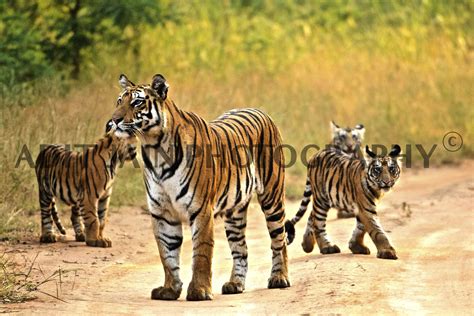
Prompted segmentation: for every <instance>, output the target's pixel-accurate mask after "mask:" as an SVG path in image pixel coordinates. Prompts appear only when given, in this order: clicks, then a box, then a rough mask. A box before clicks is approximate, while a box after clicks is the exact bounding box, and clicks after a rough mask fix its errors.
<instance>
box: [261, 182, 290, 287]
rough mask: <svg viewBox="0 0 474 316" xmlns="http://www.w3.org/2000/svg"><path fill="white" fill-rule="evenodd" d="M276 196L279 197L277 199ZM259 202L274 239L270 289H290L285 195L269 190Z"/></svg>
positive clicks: (269, 280)
mask: <svg viewBox="0 0 474 316" xmlns="http://www.w3.org/2000/svg"><path fill="white" fill-rule="evenodd" d="M283 190H284V189H283ZM275 195H277V197H278V195H279V197H278V198H276V197H275ZM258 201H259V203H260V205H261V207H262V211H263V213H264V214H265V219H266V222H267V229H268V232H269V233H270V238H271V239H272V245H271V248H272V272H271V275H270V278H269V279H268V288H269V289H273V288H285V287H289V286H290V281H289V278H288V255H287V250H286V233H285V206H284V205H285V202H284V193H283V192H280V193H279V194H278V192H275V191H274V190H271V189H270V188H268V190H266V191H265V193H264V194H261V195H258Z"/></svg>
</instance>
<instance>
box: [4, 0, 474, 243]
mask: <svg viewBox="0 0 474 316" xmlns="http://www.w3.org/2000/svg"><path fill="white" fill-rule="evenodd" d="M473 9H474V2H473V1H472V0H453V1H443V0H437V1H434V0H399V1H388V0H383V1H382V0H379V1H368V0H360V1H355V0H354V1H349V0H320V1H304V0H294V1H290V0H275V1H269V0H236V1H230V0H227V1H211V0H135V1H127V0H115V1H114V0H101V1H95V0H17V1H15V0H0V97H1V99H0V111H1V112H0V113H1V116H0V126H1V130H2V133H1V135H0V137H1V144H2V145H1V146H2V150H1V156H0V163H1V165H0V172H1V174H0V175H1V177H2V183H1V190H0V192H1V193H0V203H1V204H0V222H2V223H3V225H0V237H1V236H11V234H12V232H17V233H18V231H19V227H21V229H23V230H25V231H28V230H30V231H37V229H38V228H39V210H38V202H37V189H36V179H35V175H34V170H33V169H32V168H30V167H29V166H28V164H27V163H25V162H24V161H23V162H22V163H21V164H20V166H19V168H15V162H16V160H17V159H18V156H19V153H20V149H21V148H22V146H23V144H26V145H27V146H28V147H29V148H30V150H31V152H32V156H33V159H34V158H35V157H36V155H37V154H38V152H39V144H44V143H69V144H77V143H91V142H94V141H95V140H96V139H98V138H99V137H100V136H101V135H102V133H103V130H104V124H105V122H106V121H107V119H108V118H109V117H110V115H111V113H112V111H113V109H114V104H115V100H116V98H117V95H118V93H119V91H120V89H119V87H118V84H117V78H118V75H119V74H120V73H126V74H127V75H128V76H129V78H130V79H131V80H132V81H135V82H142V83H146V82H149V81H150V80H151V77H152V76H153V75H154V74H155V73H162V74H164V75H165V77H166V78H167V79H168V81H169V83H170V85H171V89H170V97H171V98H173V99H174V100H175V102H176V103H177V104H178V105H179V106H181V107H182V108H183V109H186V110H191V111H195V112H197V113H199V114H201V115H202V116H204V117H205V118H206V119H212V118H214V117H216V116H217V115H219V114H220V113H222V112H223V111H225V110H228V109H231V108H236V107H248V106H251V107H258V108H261V109H263V110H265V111H266V112H268V113H269V114H270V115H271V116H272V117H273V118H274V119H275V121H276V123H277V124H278V126H279V127H280V129H281V131H282V134H283V137H284V141H285V143H287V144H291V145H293V146H294V147H295V148H296V150H297V152H298V153H299V152H300V151H301V149H302V148H303V147H304V146H305V145H306V144H310V143H315V144H318V145H323V144H325V143H327V142H328V141H329V138H330V135H329V121H330V120H335V121H336V122H337V123H338V124H340V125H344V126H354V125H355V124H357V123H363V124H364V125H365V126H366V130H367V132H366V142H367V143H369V144H370V143H383V144H388V145H389V144H393V143H399V144H402V148H404V145H405V144H423V145H426V146H427V148H428V149H429V148H431V146H432V145H433V144H437V145H438V147H437V149H436V150H435V152H434V154H433V157H432V160H431V163H432V165H433V164H440V163H443V162H453V161H456V160H459V159H462V158H466V157H467V158H469V157H472V156H473V153H474V151H473V147H472V142H471V141H470V140H471V139H472V137H473V125H474V124H473V122H474V110H473V106H472V105H473V103H474V102H473V101H474V98H473V91H474V89H473V87H474V86H473V84H474V67H472V63H473V57H474V38H473V31H474V19H473ZM451 130H455V131H457V132H459V133H460V134H461V135H463V137H464V146H463V148H462V150H461V151H460V152H457V153H455V154H453V153H449V152H446V151H445V150H443V148H442V146H441V140H442V137H443V135H444V134H445V133H446V132H448V131H451ZM412 162H413V164H414V165H415V166H417V165H418V166H419V165H420V162H421V156H420V155H419V154H418V152H417V151H416V149H414V148H413V158H412ZM287 174H288V176H287V179H288V181H287V192H288V197H290V198H299V195H300V194H301V192H300V191H302V189H303V184H304V176H305V167H304V166H303V164H302V163H301V161H300V160H299V159H298V161H297V163H296V165H295V166H293V167H291V168H289V169H288V173H287ZM118 178H119V179H118V180H117V183H116V186H115V193H114V194H113V198H112V205H113V206H114V208H117V206H120V205H123V204H128V205H143V204H144V203H145V198H144V197H145V195H144V192H143V185H142V179H141V172H140V171H139V170H135V169H133V168H131V166H130V165H128V166H127V167H126V168H124V170H121V172H120V173H119V176H118ZM292 211H293V210H288V212H289V213H290V214H291V213H292ZM68 212H69V211H67V212H66V213H67V214H68ZM63 216H66V215H64V214H63Z"/></svg>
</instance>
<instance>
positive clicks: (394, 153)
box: [365, 145, 401, 192]
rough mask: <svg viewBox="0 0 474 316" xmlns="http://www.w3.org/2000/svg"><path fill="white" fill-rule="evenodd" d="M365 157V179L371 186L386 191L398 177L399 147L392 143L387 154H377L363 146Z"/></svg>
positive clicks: (399, 165) (399, 169)
mask: <svg viewBox="0 0 474 316" xmlns="http://www.w3.org/2000/svg"><path fill="white" fill-rule="evenodd" d="M365 152H366V153H367V155H368V158H367V165H366V166H367V167H366V168H367V169H366V170H367V180H368V182H369V183H370V184H372V186H373V187H376V188H378V189H379V190H381V191H383V192H388V191H390V189H391V188H392V187H393V186H394V185H395V183H396V182H397V181H398V179H399V178H400V171H401V161H400V154H401V148H400V146H398V145H394V146H393V147H392V150H391V151H390V153H389V154H388V155H383V156H378V155H376V154H375V153H374V152H373V151H371V150H370V148H369V146H365Z"/></svg>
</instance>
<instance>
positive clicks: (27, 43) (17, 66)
mask: <svg viewBox="0 0 474 316" xmlns="http://www.w3.org/2000/svg"><path fill="white" fill-rule="evenodd" d="M37 8H38V6H37V5H36V4H34V3H33V4H32V3H31V2H29V1H18V2H17V1H0V12H2V14H0V47H1V50H0V84H7V85H9V86H12V85H13V84H14V83H15V82H27V81H31V80H32V79H35V78H39V77H42V76H46V75H48V74H49V73H50V72H51V70H52V68H51V66H50V65H49V63H48V60H47V56H46V54H45V52H44V51H42V48H41V42H42V39H43V34H42V33H41V31H40V30H38V29H36V28H35V27H34V20H35V14H36V12H37Z"/></svg>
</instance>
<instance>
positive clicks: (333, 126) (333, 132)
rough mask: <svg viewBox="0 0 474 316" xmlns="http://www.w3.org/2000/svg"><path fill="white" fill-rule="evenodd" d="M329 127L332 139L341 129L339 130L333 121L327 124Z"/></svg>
mask: <svg viewBox="0 0 474 316" xmlns="http://www.w3.org/2000/svg"><path fill="white" fill-rule="evenodd" d="M329 126H330V127H331V133H332V136H333V137H335V136H337V133H338V132H339V130H340V129H341V128H340V127H339V125H337V124H336V123H334V121H331V123H329Z"/></svg>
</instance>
